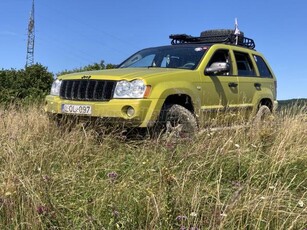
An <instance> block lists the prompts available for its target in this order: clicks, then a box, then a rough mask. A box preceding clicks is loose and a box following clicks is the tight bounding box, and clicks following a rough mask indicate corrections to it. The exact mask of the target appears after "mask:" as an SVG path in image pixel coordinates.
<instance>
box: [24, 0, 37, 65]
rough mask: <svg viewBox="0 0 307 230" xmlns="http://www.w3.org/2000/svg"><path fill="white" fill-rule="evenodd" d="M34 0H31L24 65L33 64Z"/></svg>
mask: <svg viewBox="0 0 307 230" xmlns="http://www.w3.org/2000/svg"><path fill="white" fill-rule="evenodd" d="M34 22H35V21H34V0H33V1H32V10H31V14H30V19H29V24H28V42H27V58H26V67H28V66H31V65H33V64H34V40H35V23H34Z"/></svg>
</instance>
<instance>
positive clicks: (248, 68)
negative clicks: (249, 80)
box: [234, 52, 256, 76]
mask: <svg viewBox="0 0 307 230" xmlns="http://www.w3.org/2000/svg"><path fill="white" fill-rule="evenodd" d="M234 54H235V58H236V64H237V69H238V76H255V75H256V73H255V70H254V67H253V64H252V61H251V59H250V57H249V55H248V54H247V53H241V52H234Z"/></svg>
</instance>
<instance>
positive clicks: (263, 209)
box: [0, 106, 307, 230]
mask: <svg viewBox="0 0 307 230" xmlns="http://www.w3.org/2000/svg"><path fill="white" fill-rule="evenodd" d="M0 117H1V119H0V130H1V132H0V146H1V148H0V229H191V230H192V229H295V230H296V229H299V230H300V229H302V230H303V229H307V144H306V143H307V141H306V140H307V118H306V106H303V107H301V108H297V107H293V108H291V109H287V110H282V111H279V113H278V114H277V115H276V118H275V120H273V121H271V122H270V123H266V124H265V125H264V126H262V127H261V128H253V127H251V128H245V129H242V128H237V129H236V128H234V129H230V130H219V131H216V132H213V131H205V132H203V133H202V134H201V135H199V136H197V137H196V138H195V139H193V140H182V141H180V140H177V141H174V140H172V141H168V140H162V139H161V140H159V139H158V140H157V139H156V140H124V139H122V138H121V137H120V136H117V135H115V134H109V135H105V136H104V137H101V136H100V137H97V135H96V134H95V132H94V131H93V130H85V129H82V128H79V129H76V130H72V131H70V132H61V131H59V130H58V129H57V128H56V127H55V126H52V125H50V123H49V122H48V119H47V117H46V115H45V114H44V112H43V109H42V107H39V106H32V107H31V106H30V107H27V108H22V107H21V108H14V107H11V108H9V109H6V110H4V109H0Z"/></svg>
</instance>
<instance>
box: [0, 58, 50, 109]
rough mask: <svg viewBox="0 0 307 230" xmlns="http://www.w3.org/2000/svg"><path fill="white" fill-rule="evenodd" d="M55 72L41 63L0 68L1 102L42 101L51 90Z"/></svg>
mask: <svg viewBox="0 0 307 230" xmlns="http://www.w3.org/2000/svg"><path fill="white" fill-rule="evenodd" d="M52 82H53V74H52V73H50V72H48V71H47V67H44V66H42V65H40V64H36V65H32V66H29V67H27V68H26V69H21V70H15V69H11V70H3V69H2V70H0V103H1V104H6V105H8V104H11V103H20V102H22V103H32V102H40V101H42V100H43V99H44V97H45V96H46V94H47V93H49V91H50V87H51V84H52Z"/></svg>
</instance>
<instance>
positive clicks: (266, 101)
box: [258, 98, 274, 112]
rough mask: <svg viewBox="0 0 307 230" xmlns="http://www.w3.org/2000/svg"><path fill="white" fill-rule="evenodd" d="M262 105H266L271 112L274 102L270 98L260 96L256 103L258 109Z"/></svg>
mask: <svg viewBox="0 0 307 230" xmlns="http://www.w3.org/2000/svg"><path fill="white" fill-rule="evenodd" d="M262 105H266V106H267V107H268V108H269V109H270V110H271V112H273V108H274V103H273V101H272V100H271V99H270V98H262V99H261V100H260V102H259V104H258V109H259V108H260V107H261V106H262Z"/></svg>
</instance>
